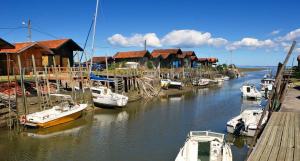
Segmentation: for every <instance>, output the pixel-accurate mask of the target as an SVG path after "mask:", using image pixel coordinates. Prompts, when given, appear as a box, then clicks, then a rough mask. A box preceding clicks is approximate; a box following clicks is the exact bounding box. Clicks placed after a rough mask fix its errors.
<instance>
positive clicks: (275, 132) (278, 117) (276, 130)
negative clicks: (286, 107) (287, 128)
mask: <svg viewBox="0 0 300 161" xmlns="http://www.w3.org/2000/svg"><path fill="white" fill-rule="evenodd" d="M271 117H272V119H270V124H269V125H268V126H271V127H272V133H271V136H269V137H270V139H269V141H268V143H267V146H266V148H265V150H264V152H263V153H262V155H261V157H260V160H261V161H267V160H268V159H269V157H270V155H271V152H273V150H274V149H273V148H274V146H275V144H278V143H279V141H278V139H277V138H278V136H281V134H282V128H280V127H279V126H278V125H279V123H280V122H281V121H282V120H283V115H282V114H278V113H273V115H272V116H271ZM278 145H279V144H278ZM278 149H279V148H278ZM275 154H276V153H275ZM273 155H274V154H273Z"/></svg>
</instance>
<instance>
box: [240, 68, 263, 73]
mask: <svg viewBox="0 0 300 161" xmlns="http://www.w3.org/2000/svg"><path fill="white" fill-rule="evenodd" d="M266 69H267V68H238V70H239V71H240V72H256V71H262V70H266Z"/></svg>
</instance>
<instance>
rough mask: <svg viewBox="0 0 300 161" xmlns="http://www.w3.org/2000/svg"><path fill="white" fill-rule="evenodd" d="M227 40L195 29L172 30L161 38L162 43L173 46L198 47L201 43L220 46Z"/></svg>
mask: <svg viewBox="0 0 300 161" xmlns="http://www.w3.org/2000/svg"><path fill="white" fill-rule="evenodd" d="M227 42H228V41H227V40H226V39H223V38H212V36H211V34H210V33H209V32H205V33H202V32H200V31H196V30H174V31H172V32H170V33H168V34H167V35H165V36H164V37H163V38H162V44H164V45H167V46H175V47H199V46H202V45H213V46H216V47H218V46H222V45H225V44H226V43H227Z"/></svg>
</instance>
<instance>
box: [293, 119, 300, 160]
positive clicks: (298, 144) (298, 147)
mask: <svg viewBox="0 0 300 161" xmlns="http://www.w3.org/2000/svg"><path fill="white" fill-rule="evenodd" d="M294 127H295V133H294V134H295V152H294V161H298V160H300V114H299V113H297V114H296V116H295V125H294Z"/></svg>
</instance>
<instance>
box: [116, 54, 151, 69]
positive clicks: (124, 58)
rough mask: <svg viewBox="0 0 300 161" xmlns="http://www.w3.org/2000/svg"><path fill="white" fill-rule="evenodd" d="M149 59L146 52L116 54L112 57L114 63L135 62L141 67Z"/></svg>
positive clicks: (149, 56) (149, 55)
mask: <svg viewBox="0 0 300 161" xmlns="http://www.w3.org/2000/svg"><path fill="white" fill-rule="evenodd" d="M151 58H152V57H151V54H150V52H149V51H148V50H142V51H126V52H117V53H116V54H115V55H114V57H113V59H114V60H115V62H116V63H119V62H136V63H139V64H140V65H141V66H145V63H146V62H147V61H148V60H150V59H151Z"/></svg>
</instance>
